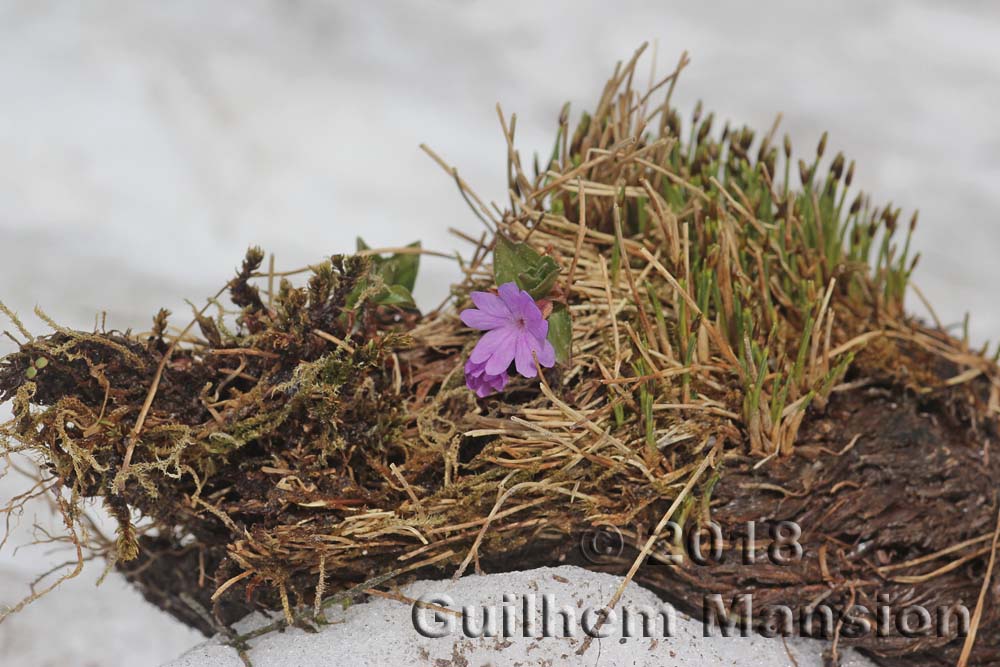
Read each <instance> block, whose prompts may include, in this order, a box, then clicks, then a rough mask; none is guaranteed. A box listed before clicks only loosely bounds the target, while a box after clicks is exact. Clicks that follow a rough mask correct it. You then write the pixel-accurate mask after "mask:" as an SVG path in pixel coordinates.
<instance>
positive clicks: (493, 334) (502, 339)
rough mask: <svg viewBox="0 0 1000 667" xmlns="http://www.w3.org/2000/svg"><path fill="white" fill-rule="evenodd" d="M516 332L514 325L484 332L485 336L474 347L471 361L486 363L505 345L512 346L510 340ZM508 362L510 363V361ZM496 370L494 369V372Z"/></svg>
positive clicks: (470, 357)
mask: <svg viewBox="0 0 1000 667" xmlns="http://www.w3.org/2000/svg"><path fill="white" fill-rule="evenodd" d="M516 333H517V329H515V328H514V327H503V328H501V329H494V330H493V331H489V332H487V333H485V334H483V337H482V338H480V339H479V342H478V343H476V346H475V347H474V348H472V354H470V355H469V361H471V362H474V363H477V364H486V363H487V362H488V361H489V360H490V359H491V358H492V357H493V355H494V354H496V353H497V351H498V350H500V349H501V348H503V347H504V346H508V347H510V346H511V345H512V343H508V341H509V339H510V338H511V337H512V336H514V335H515V334H516ZM507 363H508V364H509V363H510V362H507ZM496 372H497V371H494V374H495V373H496Z"/></svg>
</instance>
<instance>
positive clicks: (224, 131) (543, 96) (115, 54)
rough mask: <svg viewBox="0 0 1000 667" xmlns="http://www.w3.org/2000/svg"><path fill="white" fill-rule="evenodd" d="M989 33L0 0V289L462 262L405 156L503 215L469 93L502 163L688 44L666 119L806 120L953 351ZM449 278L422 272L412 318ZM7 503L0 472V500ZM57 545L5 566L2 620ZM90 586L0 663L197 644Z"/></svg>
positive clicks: (9, 489) (995, 132) (118, 590)
mask: <svg viewBox="0 0 1000 667" xmlns="http://www.w3.org/2000/svg"><path fill="white" fill-rule="evenodd" d="M998 35H1000V5H997V4H996V3H993V2H987V1H982V2H979V1H976V0H965V1H962V2H949V3H931V2H924V1H910V2H888V1H887V2H880V3H871V2H862V1H857V0H851V1H845V2H837V3H826V2H822V3H797V2H788V3H782V2H775V1H772V0H768V1H763V2H754V3H744V2H730V3H724V2H720V3H693V2H685V3H680V2H666V1H662V0H661V1H654V2H616V3H607V2H588V1H580V0H578V1H576V2H568V1H559V2H545V3H540V2H506V3H502V4H501V3H487V2H457V1H451V2H448V1H443V0H426V1H422V2H412V3H401V2H400V3H397V2H380V3H374V2H373V3H334V2H315V1H308V0H243V1H242V2H239V3H207V2H198V1H195V0H175V1H172V2H169V3H166V2H152V1H135V0H133V1H129V0H90V1H88V2H71V1H68V0H67V1H46V0H23V1H17V0H0V299H2V300H3V301H4V302H5V303H6V304H7V305H8V306H10V307H11V308H13V309H14V310H16V311H18V312H19V313H20V314H21V315H22V316H23V317H24V319H25V321H26V323H27V324H28V326H29V327H30V328H31V329H33V330H35V331H44V325H43V324H42V323H41V322H40V321H39V320H38V319H37V318H35V317H34V316H33V315H32V314H31V313H32V310H33V309H34V307H35V306H36V305H38V306H41V307H42V308H43V309H44V310H45V311H46V312H47V313H48V314H49V315H51V316H52V317H53V318H55V319H56V320H57V321H59V322H61V323H63V324H65V325H67V326H71V327H77V328H84V329H88V328H91V327H93V326H94V321H95V315H96V314H97V313H98V312H106V313H107V323H108V325H109V326H110V327H115V328H120V329H126V328H129V327H132V328H134V329H144V328H147V327H148V326H149V322H150V318H151V316H152V314H153V313H154V312H155V311H156V309H157V308H159V307H160V306H167V307H169V308H170V309H171V310H172V311H174V313H176V318H177V320H180V319H184V318H186V317H187V314H188V312H189V308H188V306H187V305H186V304H185V302H184V299H185V298H188V299H191V300H192V301H195V302H198V301H200V299H202V298H203V297H204V296H206V295H208V294H210V293H213V292H214V291H215V290H216V289H217V288H218V286H219V285H221V284H222V283H223V282H224V281H225V280H226V279H228V278H229V276H230V275H231V270H232V269H233V268H234V267H236V266H237V264H238V263H239V261H240V259H241V257H242V255H243V252H244V251H245V249H246V247H247V246H248V245H251V244H260V245H263V246H264V247H265V248H266V249H267V250H268V251H270V252H274V253H276V255H277V258H278V263H279V266H281V267H286V268H287V267H295V266H302V265H305V264H308V263H311V262H315V261H317V260H318V259H320V258H321V257H322V256H324V255H328V254H331V253H334V252H341V251H349V250H351V249H352V248H353V245H354V237H355V236H356V235H357V234H359V233H360V234H363V235H364V236H365V238H366V240H367V241H368V242H369V243H370V244H371V245H373V246H392V245H398V244H401V243H407V242H410V241H413V240H416V239H421V240H422V241H423V242H424V245H425V247H429V248H434V249H442V250H451V249H453V248H461V245H460V243H459V242H458V241H457V240H455V239H454V238H453V237H451V236H449V234H448V232H447V229H448V227H455V228H458V229H461V230H464V231H467V232H471V233H478V231H479V230H480V227H479V223H478V221H477V220H476V219H475V218H474V217H473V216H472V214H471V213H470V212H469V211H468V209H467V207H466V205H465V203H464V202H463V201H462V199H461V198H460V197H459V196H458V194H457V193H456V192H455V188H454V184H453V182H452V181H451V180H450V179H449V178H448V177H446V176H445V174H444V173H443V172H442V171H441V170H440V169H439V168H438V167H437V166H436V165H434V164H433V163H432V162H431V160H430V159H429V158H427V157H426V156H425V155H424V154H423V153H422V152H421V151H420V150H419V148H418V145H419V144H420V143H421V142H426V143H428V144H429V145H430V146H432V147H433V148H434V149H435V150H436V151H437V152H438V153H440V154H441V155H442V156H444V157H445V159H447V160H448V161H450V162H451V163H453V164H455V165H457V166H458V167H459V169H460V171H461V173H462V175H463V177H464V178H465V179H466V180H468V181H469V182H470V183H471V184H472V185H473V186H474V187H475V188H476V189H477V190H478V191H479V192H480V194H482V195H483V196H484V197H485V198H487V199H493V200H496V201H498V202H502V201H503V200H504V198H505V197H504V188H505V183H506V180H505V176H504V172H505V166H506V161H505V147H504V143H503V140H502V136H501V134H500V131H499V128H498V123H497V118H496V112H495V109H494V104H495V103H496V102H498V101H499V102H500V103H501V104H502V106H503V108H504V110H505V112H506V113H508V114H510V113H512V112H516V113H517V114H518V135H519V146H520V148H521V150H522V155H524V156H525V157H526V158H527V157H530V155H531V153H532V152H533V151H536V150H537V151H538V152H539V153H540V154H542V155H547V154H548V151H549V150H550V148H551V145H552V141H553V139H554V134H555V123H556V118H557V116H558V113H559V109H560V107H561V105H562V103H563V102H565V101H570V102H572V104H573V110H574V112H575V113H578V112H579V111H581V110H583V109H585V108H589V107H591V106H592V104H593V102H594V101H595V99H596V96H597V95H598V94H599V92H600V89H601V86H602V85H603V83H604V81H605V79H606V78H607V76H608V75H609V74H610V73H611V70H612V68H613V66H614V63H615V61H616V60H619V59H627V58H628V57H629V56H630V55H631V53H632V51H633V50H634V49H635V48H636V47H637V46H638V45H639V44H640V43H641V42H642V41H645V40H650V41H655V43H656V51H657V53H658V62H659V65H658V71H659V72H661V73H664V72H666V71H668V70H669V69H670V68H672V67H673V65H674V64H675V63H676V61H677V59H678V57H679V55H680V53H681V51H682V50H685V49H686V50H688V51H689V52H690V54H691V58H692V64H691V65H690V66H689V67H688V69H687V70H686V72H685V73H684V75H683V77H682V79H681V82H680V85H679V87H678V90H677V93H676V95H675V100H676V101H677V103H678V104H679V106H680V108H681V109H682V111H684V113H685V116H686V115H687V114H688V113H689V112H690V109H691V108H692V106H693V104H694V102H695V100H698V99H701V100H703V101H704V103H705V105H706V108H707V109H712V110H714V111H715V112H716V115H717V117H718V118H719V119H720V120H724V119H729V120H731V121H733V123H734V124H742V123H748V124H750V125H752V126H755V127H758V128H767V127H769V126H770V124H771V123H772V121H773V119H774V115H775V113H776V112H779V111H780V112H782V113H783V114H784V120H783V123H782V130H783V131H785V132H788V133H789V134H790V135H791V137H792V139H793V142H794V143H795V145H796V147H797V150H798V151H799V152H801V153H803V154H806V155H809V154H811V153H812V151H813V150H814V148H815V145H816V142H817V141H818V139H819V137H820V134H821V133H822V131H823V130H829V131H830V139H829V143H828V149H827V150H828V154H829V155H833V154H834V153H836V151H838V150H843V151H844V152H845V154H846V155H847V156H848V157H849V158H854V159H856V160H857V161H858V168H857V175H856V179H855V182H856V183H857V184H858V185H859V186H860V187H861V188H863V189H864V190H866V191H868V192H872V193H874V195H875V199H876V201H889V200H891V201H893V202H895V203H896V204H897V205H901V206H903V209H904V216H903V217H904V219H908V218H909V212H910V211H912V210H913V209H914V208H919V209H920V212H921V214H920V228H919V229H918V232H917V235H916V237H915V247H916V248H917V249H918V250H920V251H921V252H922V253H923V259H922V260H921V265H920V267H919V268H918V270H917V273H916V282H917V284H918V285H919V286H920V287H921V289H922V290H923V291H924V292H925V293H926V294H927V296H928V297H929V298H930V300H931V302H932V303H933V304H934V305H935V308H936V310H937V312H938V314H939V315H940V317H941V319H942V320H944V321H945V322H946V323H949V324H960V323H961V320H962V318H963V316H964V313H965V312H966V311H970V312H971V313H972V318H971V323H970V331H971V334H972V338H973V340H974V341H975V342H984V341H986V340H994V339H995V338H996V337H997V335H998V334H1000V311H998V310H997V308H996V307H995V306H994V300H995V298H994V283H995V281H996V278H997V277H998V273H1000V269H998V268H997V266H998V265H997V261H996V255H997V253H998V251H1000V228H998V226H997V224H996V218H997V215H998V213H1000V188H998V187H997V185H996V184H997V183H998V182H1000V159H998V157H997V155H998V152H1000V124H998V123H997V122H996V120H995V117H996V113H997V109H1000V39H998V38H997V36H998ZM651 51H652V49H651ZM647 63H648V60H647ZM644 67H645V65H644ZM990 118H994V120H992V121H991V120H990ZM455 275H456V272H455V269H454V267H453V266H452V265H451V264H449V263H448V262H446V261H444V260H435V259H433V258H426V259H425V260H424V261H423V265H422V269H421V276H420V279H419V282H418V287H417V296H418V301H420V302H421V303H422V304H424V305H436V303H437V302H438V301H439V300H440V299H441V298H442V297H443V296H444V295H445V294H446V291H447V285H448V283H449V282H450V281H451V280H452V279H453V278H454V277H455ZM912 307H913V309H914V310H915V311H917V312H921V311H922V309H921V308H920V306H919V303H917V302H915V301H914V303H913V304H912ZM6 326H8V325H7V324H4V325H3V327H6ZM11 349H13V347H12V344H11V343H10V341H8V340H6V339H0V354H2V353H6V352H9V351H10V350H11ZM2 414H6V411H5V409H3V410H2V411H0V416H2ZM18 488H19V486H18V484H17V483H16V480H14V479H13V478H8V479H5V480H2V481H0V503H2V502H3V501H6V500H7V499H8V498H9V497H10V496H11V495H12V494H13V493H14V492H15V491H16V490H17V489H18ZM39 512H40V513H39V514H37V516H32V515H30V514H29V515H26V516H25V517H23V519H22V521H21V525H20V527H19V528H18V529H17V530H16V531H15V535H14V536H13V538H12V539H13V542H14V544H17V543H24V542H25V541H27V540H28V539H29V538H30V526H31V524H32V522H33V521H34V520H37V521H38V522H39V523H40V524H42V525H47V526H52V527H55V528H58V522H55V521H53V520H52V519H51V517H48V516H47V515H46V514H44V513H43V512H42V510H41V509H39ZM67 556H68V554H66V553H50V552H49V551H48V550H46V549H45V548H44V547H41V548H39V547H36V548H32V549H26V550H21V551H19V552H18V553H17V554H16V555H15V554H13V553H12V549H11V548H10V547H8V548H7V549H5V551H4V552H3V553H0V603H5V604H9V603H12V602H15V601H16V600H18V599H20V598H21V597H22V596H23V595H24V594H25V593H26V592H27V583H28V582H29V581H30V580H31V579H32V577H33V575H35V574H38V573H40V572H42V571H44V570H45V569H47V568H48V567H49V566H50V565H52V564H55V563H58V562H61V561H62V560H64V559H65V558H66V557H67ZM100 571H101V564H99V563H91V564H88V566H87V568H86V570H85V572H84V574H83V575H82V576H81V577H79V578H78V579H76V580H73V581H71V582H69V583H67V584H65V585H64V586H63V587H62V588H61V589H60V590H59V591H57V592H56V593H55V594H53V595H51V596H49V597H48V598H45V599H43V600H40V601H39V602H37V603H35V604H34V605H33V606H32V607H30V608H29V609H27V610H26V611H25V612H24V613H23V614H21V615H19V616H16V617H14V618H12V619H10V620H9V621H7V622H6V623H4V624H2V625H0V664H2V665H5V666H6V665H13V666H17V667H22V666H24V667H35V666H47V665H59V666H60V667H63V666H68V667H73V666H77V665H78V666H81V667H82V666H93V667H116V666H119V665H120V666H126V665H127V666H130V667H131V666H135V665H157V664H159V663H161V662H164V661H167V660H169V659H171V658H173V657H175V656H177V655H179V654H180V653H182V652H183V651H184V650H186V649H187V648H189V647H190V646H192V645H194V644H195V643H197V642H198V641H199V637H198V636H197V635H196V634H195V633H193V632H191V631H189V630H187V629H186V628H183V627H181V626H180V625H179V624H177V623H175V622H174V621H172V620H171V619H170V618H169V617H167V616H166V615H164V614H162V613H160V612H159V611H158V610H156V609H154V608H152V607H150V606H149V605H147V604H146V603H145V602H143V601H142V600H141V598H140V597H139V596H138V595H137V594H135V593H134V592H133V591H131V590H130V589H128V587H127V586H126V585H125V584H124V582H123V581H122V580H121V579H120V578H119V577H118V576H117V575H112V576H110V577H109V578H108V580H107V581H106V582H105V584H104V585H103V586H102V587H100V588H95V587H94V582H95V580H96V578H97V576H98V575H99V574H100Z"/></svg>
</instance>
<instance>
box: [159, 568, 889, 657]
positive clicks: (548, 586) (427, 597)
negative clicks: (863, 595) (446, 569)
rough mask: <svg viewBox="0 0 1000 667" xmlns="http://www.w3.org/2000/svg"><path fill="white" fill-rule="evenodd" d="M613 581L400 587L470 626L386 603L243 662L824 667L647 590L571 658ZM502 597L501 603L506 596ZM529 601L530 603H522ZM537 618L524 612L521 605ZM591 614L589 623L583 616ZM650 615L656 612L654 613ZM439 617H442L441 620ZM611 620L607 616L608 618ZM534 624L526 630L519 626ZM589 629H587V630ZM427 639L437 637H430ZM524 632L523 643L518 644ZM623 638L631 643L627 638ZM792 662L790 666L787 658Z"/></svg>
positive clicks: (550, 573) (590, 578)
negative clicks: (646, 618)
mask: <svg viewBox="0 0 1000 667" xmlns="http://www.w3.org/2000/svg"><path fill="white" fill-rule="evenodd" d="M620 583H621V579H620V578H619V577H614V576H612V575H609V574H601V573H596V572H590V571H588V570H583V569H580V568H577V567H568V566H565V567H558V568H539V569H537V570H530V571H527V572H513V573H509V574H489V575H482V576H467V577H463V578H462V579H459V580H458V581H456V582H452V581H450V580H447V581H418V582H415V583H413V584H410V585H408V586H404V587H402V588H401V589H400V593H401V594H402V596H404V597H407V598H410V599H413V600H422V601H431V600H441V599H443V596H447V598H448V599H449V600H450V601H452V602H453V604H449V605H448V608H449V609H452V610H456V611H457V610H462V609H464V608H467V609H468V614H467V616H468V618H469V619H471V620H470V623H469V629H470V630H471V632H469V633H466V632H463V630H462V627H463V621H461V620H455V621H453V624H452V625H451V626H449V625H447V621H436V620H434V619H433V615H434V612H433V611H426V610H420V611H419V613H420V614H422V616H421V620H420V621H419V623H416V624H415V622H414V620H413V604H412V603H408V602H404V601H399V600H389V599H384V598H376V599H374V600H372V601H370V602H365V603H363V604H357V605H352V606H349V607H348V608H347V609H345V610H341V609H336V610H335V611H333V612H331V613H330V614H329V615H328V620H329V621H330V622H331V624H330V625H327V626H324V627H323V628H322V630H321V631H320V632H318V633H308V632H305V631H303V630H298V629H292V630H288V631H286V632H284V633H272V634H270V635H265V636H264V637H262V638H260V639H257V640H254V641H253V644H252V648H251V649H250V651H249V653H248V655H249V657H250V659H251V661H252V662H253V664H254V666H255V667H326V666H327V665H357V666H358V667H369V666H370V667H378V666H383V665H384V666H386V667H396V666H399V667H403V666H405V665H412V666H413V667H423V666H425V665H426V666H428V667H432V666H433V667H439V666H441V665H455V666H459V665H523V666H525V667H527V666H529V665H538V666H543V665H566V664H580V665H598V664H599V665H604V666H605V667H625V666H626V665H634V666H635V667H659V666H660V665H671V666H672V667H723V666H726V667H729V666H730V665H740V666H741V667H785V666H788V667H792V665H793V664H795V663H797V664H798V665H799V666H800V667H822V664H823V662H822V651H823V648H824V647H825V646H826V644H825V643H824V642H821V641H818V640H805V639H795V638H793V639H789V640H788V647H787V649H786V647H785V645H784V643H783V642H782V641H781V639H765V638H763V637H758V636H752V635H751V636H749V637H740V636H730V637H724V636H722V635H721V634H720V633H719V631H718V630H717V629H715V630H714V631H713V633H712V636H705V634H706V633H705V632H704V627H703V625H702V624H701V623H700V622H698V621H696V620H693V619H691V618H689V617H687V616H684V615H683V614H681V613H680V612H676V611H674V610H672V608H671V607H670V606H669V605H666V604H665V603H663V602H661V600H660V599H659V598H658V597H657V596H656V595H655V594H654V593H652V592H650V591H648V590H646V589H644V588H641V587H640V586H637V585H635V584H629V587H628V589H627V590H626V593H625V595H624V597H623V598H622V600H621V602H620V603H619V604H618V606H617V607H616V609H617V615H616V617H614V618H616V619H617V620H615V621H611V620H609V622H608V623H607V624H606V625H605V626H604V627H602V628H601V629H600V631H599V633H600V634H601V635H607V636H606V637H605V638H603V639H596V640H594V641H593V642H592V644H591V645H590V647H589V649H588V650H587V651H586V652H585V653H584V654H583V655H579V654H578V653H577V651H578V650H579V649H580V648H581V647H582V646H583V642H584V638H585V636H586V635H585V634H584V630H583V629H582V628H583V627H584V626H585V624H587V625H586V627H588V628H594V624H595V623H596V620H595V619H596V618H597V616H596V614H597V612H598V611H599V610H601V609H603V608H604V607H605V605H606V604H607V603H608V601H609V600H610V599H611V596H612V595H614V593H615V591H616V590H617V589H618V586H619V585H620ZM546 595H550V596H552V597H551V600H552V602H551V607H550V609H552V610H556V609H561V608H562V607H563V606H564V605H568V606H569V607H570V609H571V610H573V611H574V612H575V614H574V617H575V618H576V620H577V621H578V623H577V624H576V625H571V626H570V627H571V628H574V629H575V636H573V637H567V636H566V634H568V633H566V632H565V627H566V626H565V625H564V621H562V620H561V617H558V616H556V614H555V611H552V612H551V615H550V618H551V619H553V622H552V625H550V626H549V627H550V629H551V630H552V632H550V633H548V635H549V636H544V635H543V632H542V628H543V620H544V618H545V616H544V612H543V611H542V599H543V597H544V596H546ZM505 596H506V598H505ZM529 596H531V597H529ZM526 599H527V600H528V601H529V603H528V606H527V608H528V609H531V608H534V609H535V614H531V613H528V614H524V613H523V612H522V610H523V609H524V608H525V607H524V606H523V604H524V601H525V600H526ZM505 600H506V602H508V604H507V605H506V608H507V609H508V611H507V614H508V618H510V619H512V621H511V622H510V623H509V624H508V625H507V626H506V628H507V629H508V630H509V631H508V632H507V633H504V632H503V629H504V624H503V623H502V621H501V619H502V618H503V614H504V606H505V605H504V604H503V603H504V602H505ZM484 608H487V609H491V610H493V614H494V616H493V618H495V619H496V621H495V622H494V628H495V634H496V636H493V637H480V636H477V635H479V634H480V631H481V628H482V622H483V618H484V611H483V610H484ZM587 610H590V611H591V613H592V614H593V615H592V616H590V617H589V618H590V619H591V620H590V621H589V622H588V621H587V620H586V619H587V618H588V616H587V615H586V613H585V612H586V611H587ZM640 610H644V611H646V612H647V613H649V614H650V617H651V618H656V619H657V622H656V623H655V624H653V625H652V626H651V627H650V628H649V632H648V633H646V634H645V635H644V634H643V631H642V629H641V628H642V626H641V624H640V622H638V618H639V617H638V615H637V614H638V612H639V611H640ZM627 613H632V614H633V616H632V618H633V619H636V622H635V623H634V624H632V625H631V628H632V632H630V633H626V625H625V623H624V622H623V621H622V620H621V619H622V618H623V617H624V615H625V614H627ZM658 614H663V615H662V616H658ZM664 617H666V618H672V619H673V624H674V625H673V628H671V629H670V631H669V636H666V637H665V636H664V630H663V628H664V626H665V624H664V622H663V620H662V619H663V618H664ZM445 618H447V617H445ZM609 618H612V617H609ZM526 619H529V621H528V622H529V623H530V622H531V620H532V619H533V621H534V627H531V625H528V631H527V632H525V625H526V624H525V620H526ZM264 622H265V619H254V620H253V621H252V622H250V623H248V624H246V625H244V626H243V628H242V630H243V631H244V632H245V631H246V630H249V629H252V628H253V627H254V626H255V625H260V624H262V623H264ZM588 623H589V624H588ZM418 625H419V627H421V628H423V630H424V633H429V631H430V632H435V631H437V632H440V633H441V634H444V633H445V631H448V630H450V632H448V633H447V634H444V636H439V637H426V636H424V634H422V633H421V632H418V631H417V629H416V628H417V627H418ZM437 632H435V634H437ZM525 634H527V635H528V637H525ZM626 634H629V635H630V636H626ZM842 654H843V655H844V660H843V662H842V663H841V664H842V665H843V667H872V666H873V664H874V663H872V662H870V661H868V660H867V659H865V658H864V657H862V656H859V655H857V654H855V653H854V652H853V651H850V650H848V651H842ZM790 655H791V656H792V657H794V659H795V663H793V661H792V658H791V657H789V656H790ZM242 665H243V663H242V662H241V660H240V659H239V657H238V656H237V655H236V652H235V650H233V649H231V648H229V647H226V646H224V645H221V644H220V643H219V642H218V641H215V640H213V641H211V642H207V643H205V644H203V645H201V646H198V647H196V648H194V649H192V650H191V651H189V652H188V653H186V654H184V655H183V656H182V657H180V658H178V659H177V660H175V661H173V662H170V663H168V664H167V665H166V666H165V667H242Z"/></svg>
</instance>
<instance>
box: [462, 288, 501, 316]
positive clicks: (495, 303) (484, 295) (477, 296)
mask: <svg viewBox="0 0 1000 667" xmlns="http://www.w3.org/2000/svg"><path fill="white" fill-rule="evenodd" d="M469 296H470V297H471V298H472V303H474V304H476V308H478V309H479V310H482V311H484V312H486V313H489V314H490V315H496V316H497V317H503V318H507V319H509V318H510V309H509V308H508V307H507V306H506V305H505V304H504V302H503V299H501V298H500V297H498V296H497V295H496V294H492V293H490V292H472V293H471V294H470V295H469Z"/></svg>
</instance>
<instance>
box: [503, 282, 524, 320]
mask: <svg viewBox="0 0 1000 667" xmlns="http://www.w3.org/2000/svg"><path fill="white" fill-rule="evenodd" d="M497 292H498V293H499V294H500V299H501V300H502V301H503V304H504V306H506V307H507V309H508V310H509V311H510V313H511V315H514V316H515V317H516V316H517V315H518V314H519V311H518V305H519V302H520V300H519V299H518V297H519V296H520V295H521V294H522V292H521V289H520V288H519V287H518V286H517V283H513V282H510V283H504V284H503V285H501V286H500V287H498V288H497ZM529 298H530V297H529Z"/></svg>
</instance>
